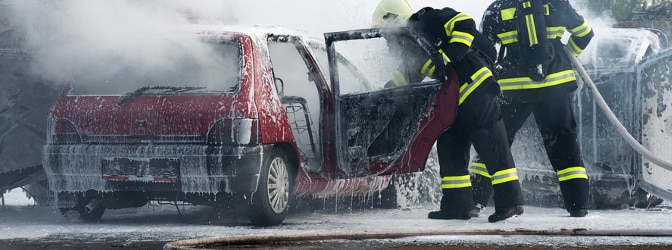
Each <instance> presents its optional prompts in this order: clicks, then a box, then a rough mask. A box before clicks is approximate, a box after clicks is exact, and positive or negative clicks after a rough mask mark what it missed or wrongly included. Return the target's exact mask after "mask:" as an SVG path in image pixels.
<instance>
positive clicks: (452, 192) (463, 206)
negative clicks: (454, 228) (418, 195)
mask: <svg viewBox="0 0 672 250" xmlns="http://www.w3.org/2000/svg"><path fill="white" fill-rule="evenodd" d="M472 197H473V194H472V190H471V187H469V188H457V189H443V197H441V210H439V211H432V212H429V214H428V215H427V218H429V219H439V220H468V219H471V215H470V214H469V211H470V210H471V206H472V204H473V200H472Z"/></svg>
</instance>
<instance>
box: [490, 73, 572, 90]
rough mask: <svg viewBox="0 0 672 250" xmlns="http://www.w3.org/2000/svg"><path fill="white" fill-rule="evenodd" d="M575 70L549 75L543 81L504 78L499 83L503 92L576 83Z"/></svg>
mask: <svg viewBox="0 0 672 250" xmlns="http://www.w3.org/2000/svg"><path fill="white" fill-rule="evenodd" d="M575 80H576V76H574V71H573V70H571V69H570V70H565V71H560V72H558V73H553V74H549V75H548V76H546V79H544V80H543V81H539V82H536V81H533V80H532V79H531V78H529V77H516V78H502V79H499V81H497V82H498V83H499V87H500V88H501V89H502V90H521V89H538V88H544V87H550V86H555V85H559V84H563V83H566V82H571V81H575Z"/></svg>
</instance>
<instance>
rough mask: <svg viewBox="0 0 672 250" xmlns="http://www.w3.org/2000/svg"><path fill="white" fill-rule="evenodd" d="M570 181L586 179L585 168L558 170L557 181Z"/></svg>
mask: <svg viewBox="0 0 672 250" xmlns="http://www.w3.org/2000/svg"><path fill="white" fill-rule="evenodd" d="M572 179H588V174H586V168H584V167H580V166H576V167H569V168H565V169H561V170H558V181H568V180H572Z"/></svg>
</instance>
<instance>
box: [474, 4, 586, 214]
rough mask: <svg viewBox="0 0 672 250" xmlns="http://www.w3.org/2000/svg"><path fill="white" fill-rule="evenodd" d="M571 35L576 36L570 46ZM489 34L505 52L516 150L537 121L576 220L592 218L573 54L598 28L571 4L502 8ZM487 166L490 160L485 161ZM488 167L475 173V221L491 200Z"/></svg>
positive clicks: (491, 19) (505, 86) (491, 15)
mask: <svg viewBox="0 0 672 250" xmlns="http://www.w3.org/2000/svg"><path fill="white" fill-rule="evenodd" d="M565 31H568V32H569V34H571V36H570V37H569V40H568V41H567V42H566V44H563V43H562V41H561V39H562V37H563V34H564V33H565ZM481 32H482V33H483V35H485V36H486V37H487V38H489V39H490V40H491V41H493V44H499V45H500V48H499V53H498V61H497V65H498V67H499V69H500V70H499V80H498V81H499V85H500V88H501V89H502V94H503V98H502V115H503V119H504V124H505V126H506V130H507V137H508V139H509V144H512V143H513V140H514V137H515V135H516V132H517V131H518V130H519V129H520V128H521V127H522V126H523V123H524V122H525V120H527V118H528V117H529V116H530V114H534V119H535V122H536V124H537V127H538V128H539V132H540V133H541V135H542V139H543V143H544V147H545V149H546V154H547V155H548V159H549V160H550V163H551V166H552V167H553V170H554V171H555V172H556V174H557V178H558V181H559V183H560V191H561V192H562V195H563V198H564V206H565V209H567V211H568V212H569V215H570V216H571V217H584V216H586V214H588V210H587V205H588V204H587V203H588V191H589V190H588V175H587V173H586V168H585V167H584V165H583V161H582V159H581V152H580V149H579V144H578V140H577V136H576V123H575V121H574V114H573V112H572V108H571V105H572V103H571V99H572V93H573V91H574V90H575V89H576V88H577V86H578V85H577V82H576V76H575V75H574V71H573V68H572V65H571V62H570V60H569V58H568V57H567V56H566V53H565V52H564V49H565V47H566V48H567V49H568V50H569V51H570V52H571V53H572V54H573V55H574V56H578V55H579V54H580V53H581V52H582V51H583V49H585V48H586V46H588V43H589V42H590V40H591V39H592V37H593V31H592V29H591V27H590V26H589V25H588V24H587V23H586V21H585V20H584V18H583V17H582V16H581V15H580V14H578V13H577V12H576V11H575V10H574V8H573V7H572V6H571V5H570V4H569V2H568V1H567V0H496V1H494V2H493V3H492V4H491V5H490V6H489V7H488V8H487V9H486V11H485V14H484V15H483V19H482V22H481ZM480 158H483V157H482V156H481V157H480ZM487 165H488V163H487V162H485V161H476V162H475V163H474V164H472V166H471V167H470V170H471V172H472V174H473V180H474V190H475V193H474V196H476V198H475V201H476V202H478V203H480V204H476V208H475V210H476V211H474V212H475V213H474V214H472V215H475V214H477V210H478V207H479V206H482V205H485V204H486V203H487V200H488V196H489V194H490V191H489V187H488V185H487V183H488V182H489V180H488V179H489V178H491V176H489V175H488V174H487V173H486V172H484V171H483V169H484V168H485V167H489V166H487Z"/></svg>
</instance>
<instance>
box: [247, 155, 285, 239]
mask: <svg viewBox="0 0 672 250" xmlns="http://www.w3.org/2000/svg"><path fill="white" fill-rule="evenodd" d="M290 164H291V163H290V162H289V161H288V160H287V156H285V155H284V154H283V153H282V152H280V151H279V150H275V149H274V150H271V152H270V154H269V157H268V158H266V160H265V162H264V165H263V166H262V168H261V171H260V179H259V186H258V187H257V191H256V192H254V193H253V194H252V197H251V201H250V202H249V203H248V208H249V209H247V211H248V212H247V216H248V218H249V219H250V221H251V222H252V224H254V225H257V226H272V225H277V224H280V223H282V221H283V220H284V219H285V217H286V216H287V211H288V210H289V201H290V195H291V194H290V192H291V187H292V178H291V174H290V172H289V165H290Z"/></svg>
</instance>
